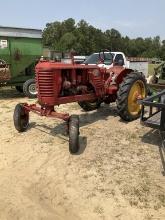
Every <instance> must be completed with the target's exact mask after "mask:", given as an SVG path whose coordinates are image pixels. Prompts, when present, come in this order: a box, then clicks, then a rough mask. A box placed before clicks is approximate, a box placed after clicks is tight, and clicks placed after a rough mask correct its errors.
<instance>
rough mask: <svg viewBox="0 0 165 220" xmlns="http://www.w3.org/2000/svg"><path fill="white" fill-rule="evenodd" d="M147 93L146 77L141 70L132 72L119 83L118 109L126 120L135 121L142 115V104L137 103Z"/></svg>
mask: <svg viewBox="0 0 165 220" xmlns="http://www.w3.org/2000/svg"><path fill="white" fill-rule="evenodd" d="M146 95H147V86H146V79H145V76H144V74H143V73H141V72H131V73H130V74H128V75H127V76H126V77H125V78H124V79H123V82H122V83H121V84H120V85H119V90H118V92H117V100H116V104H117V110H118V114H119V115H120V117H121V118H122V119H123V120H125V121H133V120H135V119H137V118H138V117H139V116H140V113H141V105H139V104H138V103H137V99H138V98H141V99H143V98H145V97H146Z"/></svg>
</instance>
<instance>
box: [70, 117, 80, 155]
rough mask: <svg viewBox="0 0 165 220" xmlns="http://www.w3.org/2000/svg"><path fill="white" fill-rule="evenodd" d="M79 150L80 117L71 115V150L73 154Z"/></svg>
mask: <svg viewBox="0 0 165 220" xmlns="http://www.w3.org/2000/svg"><path fill="white" fill-rule="evenodd" d="M78 150H79V117H78V116H77V115H71V116H70V118H69V151H70V153H71V154H74V153H77V152H78Z"/></svg>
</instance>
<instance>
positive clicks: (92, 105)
mask: <svg viewBox="0 0 165 220" xmlns="http://www.w3.org/2000/svg"><path fill="white" fill-rule="evenodd" d="M78 104H79V106H80V107H81V108H82V109H83V110H84V111H92V110H95V109H98V108H99V107H100V105H101V102H100V101H98V100H97V101H94V102H89V101H88V102H87V101H82V102H78Z"/></svg>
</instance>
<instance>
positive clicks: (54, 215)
mask: <svg viewBox="0 0 165 220" xmlns="http://www.w3.org/2000/svg"><path fill="white" fill-rule="evenodd" d="M35 101H36V100H30V99H27V98H24V97H23V96H21V95H19V93H18V92H16V91H15V90H14V89H12V90H11V89H8V90H6V89H5V90H4V89H3V90H2V89H1V90H0V220H4V219H6V220H15V219H17V220H41V219H42V220H45V219H46V220H66V219H67V220H113V219H117V220H143V219H144V220H151V219H154V220H155V219H162V220H164V219H165V176H163V166H162V161H161V157H160V151H159V147H160V146H161V142H160V138H159V134H158V132H157V131H154V130H152V129H150V128H146V127H142V126H141V125H140V124H139V120H137V121H134V122H131V123H124V122H122V121H121V120H120V118H119V117H118V116H117V113H116V107H115V105H113V106H111V107H109V106H106V105H103V106H102V107H101V108H100V109H99V110H98V111H93V112H90V113H85V112H83V111H82V110H81V109H80V108H79V106H78V105H77V104H76V103H75V104H67V105H63V106H60V107H57V110H58V111H64V112H69V113H70V114H79V115H80V122H81V124H80V126H81V128H80V151H79V153H78V154H76V155H70V154H69V151H68V137H67V136H65V132H64V131H65V130H64V127H65V123H63V122H62V121H58V120H54V119H49V118H45V117H39V116H37V115H35V114H33V113H31V114H30V127H29V129H28V130H27V131H26V132H24V133H18V132H17V131H16V130H15V128H14V126H13V119H12V118H13V110H14V107H15V105H16V104H17V103H18V102H28V103H34V102H35Z"/></svg>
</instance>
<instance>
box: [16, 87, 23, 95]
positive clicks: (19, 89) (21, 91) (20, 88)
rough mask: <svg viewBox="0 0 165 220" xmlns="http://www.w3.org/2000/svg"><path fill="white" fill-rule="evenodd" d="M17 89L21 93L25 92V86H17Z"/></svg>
mask: <svg viewBox="0 0 165 220" xmlns="http://www.w3.org/2000/svg"><path fill="white" fill-rule="evenodd" d="M15 88H16V90H17V91H18V92H20V93H23V86H15Z"/></svg>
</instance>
